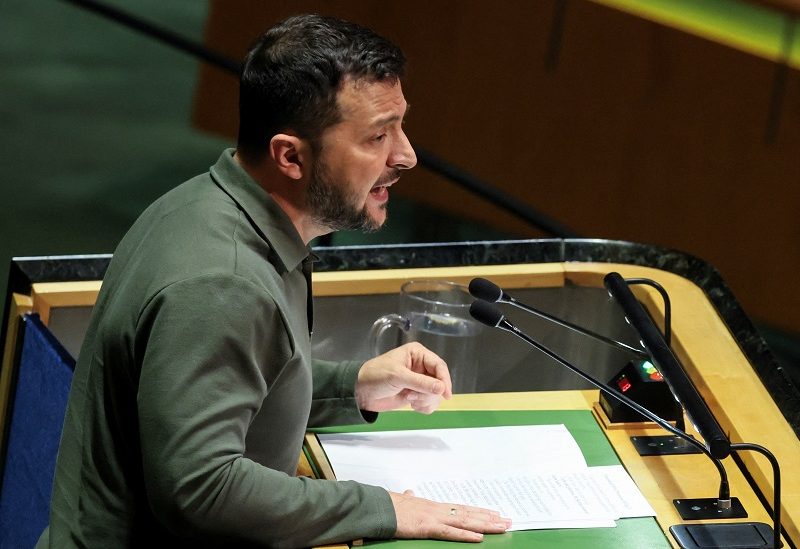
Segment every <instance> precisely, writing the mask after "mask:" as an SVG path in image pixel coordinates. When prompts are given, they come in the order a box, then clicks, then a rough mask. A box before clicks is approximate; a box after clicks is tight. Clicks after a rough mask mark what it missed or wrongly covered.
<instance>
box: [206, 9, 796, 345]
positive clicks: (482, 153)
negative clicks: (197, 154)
mask: <svg viewBox="0 0 800 549" xmlns="http://www.w3.org/2000/svg"><path fill="white" fill-rule="evenodd" d="M556 6H557V3H556V2H555V1H554V0H536V1H533V2H531V1H530V0H504V1H500V2H494V3H486V2H479V1H476V0H436V1H431V0H427V1H421V0H402V1H401V0H383V1H380V2H378V1H366V0H296V1H293V2H290V3H289V2H283V3H278V2H263V0H227V1H225V2H222V1H219V0H215V1H214V2H212V8H211V11H210V15H209V20H208V26H207V30H206V43H207V45H208V46H210V47H212V48H214V49H217V50H219V51H222V52H224V53H226V54H227V55H229V56H232V57H235V58H237V59H241V57H242V56H243V54H244V52H245V51H246V49H247V46H248V45H249V44H250V42H251V41H252V40H253V39H254V38H255V37H256V36H257V35H258V34H260V33H261V32H262V31H263V30H264V29H266V28H267V27H268V26H269V25H271V24H272V23H273V22H275V21H278V20H280V19H282V18H284V17H286V16H288V15H291V14H294V13H303V12H316V13H327V14H332V15H337V16H340V17H343V18H346V19H350V20H353V21H356V22H358V23H361V24H364V25H366V26H369V27H371V28H373V29H374V30H376V31H377V32H379V33H381V34H383V35H385V36H387V37H389V38H390V39H392V40H394V41H395V42H396V43H398V44H399V45H400V46H401V47H402V48H403V49H404V51H405V53H406V55H407V57H408V58H409V74H408V77H407V78H406V80H405V81H404V89H405V95H406V98H407V99H408V101H409V102H410V103H411V104H412V105H413V109H412V111H411V114H410V117H409V120H408V122H407V132H408V134H409V136H410V138H411V140H412V142H413V143H416V144H417V145H419V146H421V147H424V148H426V149H428V150H431V151H433V152H435V153H437V154H438V155H440V156H442V157H444V158H446V159H448V160H450V161H452V162H454V163H456V164H458V165H460V166H462V167H464V168H466V169H468V170H470V171H471V172H473V173H474V174H476V175H478V176H480V177H482V178H484V179H486V180H488V181H491V182H493V183H494V184H495V185H497V186H498V187H500V188H502V189H504V190H506V191H507V192H509V193H511V194H513V195H514V196H516V197H518V198H519V200H521V201H525V202H527V203H529V204H531V205H532V206H534V207H535V208H538V209H539V210H541V211H543V212H544V213H546V214H547V215H549V216H551V217H553V218H556V219H559V220H560V221H561V222H563V223H564V224H566V225H567V226H570V227H571V228H573V229H574V230H575V231H577V232H578V233H580V234H582V235H583V236H587V237H598V238H614V239H624V240H632V241H637V242H644V243H652V244H658V245H662V246H667V247H671V248H675V249H679V250H681V251H685V252H688V253H691V254H694V255H697V256H699V257H701V258H703V259H705V260H706V261H709V262H711V263H712V264H713V265H715V266H716V267H717V268H718V269H719V270H720V272H721V273H722V275H723V277H724V278H725V279H726V281H727V282H728V284H729V285H730V286H731V287H732V289H733V291H734V293H735V294H736V295H737V297H738V299H739V301H740V302H741V303H742V304H743V306H744V308H745V310H746V311H747V312H748V314H749V315H750V316H751V317H753V318H755V319H760V320H765V321H767V322H769V323H771V324H773V325H776V326H779V327H783V328H785V329H788V330H792V331H796V332H800V298H799V297H798V293H799V292H798V290H797V289H796V288H795V279H796V278H797V276H798V273H800V77H799V74H798V71H795V70H791V69H790V70H789V71H788V76H787V79H786V88H785V93H784V95H783V97H782V116H781V118H780V123H779V125H778V126H777V132H776V133H775V134H774V138H773V139H772V140H771V141H770V142H768V141H767V140H765V132H766V127H767V118H768V110H769V105H770V100H771V94H772V90H773V81H774V75H775V72H776V70H777V65H776V64H774V63H773V62H770V61H768V60H765V59H761V58H757V57H755V56H753V55H750V54H746V53H743V52H740V51H736V50H733V49H731V48H728V47H726V46H723V45H720V44H716V43H713V42H710V41H707V40H704V39H702V38H698V37H696V36H692V35H689V34H686V33H683V32H680V31H677V30H674V29H670V28H667V27H664V26H660V25H658V24H655V23H652V22H649V21H646V20H642V19H639V18H637V17H634V16H632V15H628V14H625V13H621V12H618V11H616V10H613V9H610V8H608V7H605V6H602V5H598V4H595V3H592V2H590V1H588V0H571V1H569V2H567V3H566V6H567V9H566V11H565V13H564V16H565V17H564V24H563V27H561V39H560V48H559V49H558V50H557V52H558V55H557V62H556V63H555V65H554V66H552V67H550V68H548V67H547V63H546V59H547V56H548V52H550V51H552V50H550V49H549V48H550V46H551V44H552V42H551V37H552V36H553V35H554V32H555V29H556V27H554V21H555V20H556V19H557V18H556V17H554V15H555V13H556ZM236 94H237V86H236V80H235V78H232V77H231V76H230V75H227V74H224V73H222V72H221V71H219V70H217V69H213V68H208V67H204V68H203V69H202V71H201V73H200V76H199V85H198V89H197V95H196V108H195V123H196V124H197V125H198V126H199V127H201V128H204V129H207V130H210V131H214V132H217V133H221V134H224V135H228V136H235V133H236V126H237V99H236ZM392 192H396V193H399V194H402V195H404V196H407V197H411V198H414V199H416V200H419V201H422V202H424V203H427V204H430V205H434V206H437V207H440V208H442V209H445V210H448V211H452V212H455V213H458V214H460V215H463V216H465V217H467V218H471V219H475V220H479V221H481V222H485V223H488V224H491V225H494V226H496V227H498V228H500V229H503V230H506V231H509V232H512V233H514V234H518V235H520V236H523V237H537V236H542V234H541V233H538V232H537V231H536V230H533V229H531V228H530V227H529V226H527V225H526V224H525V223H523V222H521V221H519V220H517V219H515V218H513V217H512V216H511V215H510V214H507V213H504V212H502V211H499V210H497V209H496V208H494V207H491V206H489V205H487V204H486V203H485V202H483V201H481V200H479V199H477V198H474V197H472V196H471V195H470V194H469V193H467V192H466V191H462V190H460V189H458V188H455V187H454V186H453V185H452V184H451V183H449V182H447V181H444V180H442V179H440V178H438V177H436V176H434V175H432V174H430V173H429V172H427V171H425V170H424V169H417V170H415V171H414V172H413V173H411V174H409V175H407V176H406V177H405V178H404V179H403V180H402V182H401V184H400V185H398V186H396V187H394V188H393V190H392ZM676 314H682V313H681V312H680V311H676Z"/></svg>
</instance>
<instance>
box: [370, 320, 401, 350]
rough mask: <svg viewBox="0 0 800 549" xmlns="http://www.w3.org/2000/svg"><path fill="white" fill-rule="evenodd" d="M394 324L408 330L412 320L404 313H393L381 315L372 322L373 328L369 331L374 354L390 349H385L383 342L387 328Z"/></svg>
mask: <svg viewBox="0 0 800 549" xmlns="http://www.w3.org/2000/svg"><path fill="white" fill-rule="evenodd" d="M393 326H394V327H395V328H399V329H401V330H403V331H404V332H407V331H408V329H409V328H410V327H411V322H410V321H409V320H408V319H407V318H405V317H404V316H402V315H398V314H395V313H392V314H388V315H384V316H382V317H380V318H379V319H378V320H376V321H375V322H374V323H373V324H372V328H371V329H370V331H369V346H370V348H371V349H372V355H373V356H378V355H380V354H382V353H384V352H386V351H388V350H389V349H385V348H384V347H383V346H382V345H381V342H382V340H383V335H384V334H385V333H386V330H388V329H389V328H391V327H393Z"/></svg>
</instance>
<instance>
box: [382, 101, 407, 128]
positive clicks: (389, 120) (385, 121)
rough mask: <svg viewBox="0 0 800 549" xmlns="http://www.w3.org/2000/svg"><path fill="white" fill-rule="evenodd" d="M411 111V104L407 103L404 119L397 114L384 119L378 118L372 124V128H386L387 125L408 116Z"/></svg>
mask: <svg viewBox="0 0 800 549" xmlns="http://www.w3.org/2000/svg"><path fill="white" fill-rule="evenodd" d="M410 110H411V104H410V103H406V110H405V112H404V113H403V116H402V117H401V116H400V115H397V114H392V115H389V116H386V117H384V118H378V119H377V120H375V121H374V122H373V123H372V126H373V127H376V128H378V127H380V126H386V125H387V124H391V123H392V122H397V121H398V120H402V119H404V118H405V117H406V116H407V115H408V111H410Z"/></svg>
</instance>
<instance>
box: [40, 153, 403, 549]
mask: <svg viewBox="0 0 800 549" xmlns="http://www.w3.org/2000/svg"><path fill="white" fill-rule="evenodd" d="M232 153H233V151H232V150H227V151H225V152H224V153H223V154H222V156H221V157H220V159H219V161H218V162H217V163H216V165H214V166H213V167H212V168H211V170H210V173H206V174H203V175H201V176H198V177H195V178H194V179H191V180H190V181H188V182H186V183H184V184H183V185H181V186H179V187H177V188H176V189H174V190H172V191H171V192H169V193H167V194H166V195H164V196H163V197H162V198H160V199H159V200H158V201H156V202H155V203H154V204H153V205H151V206H150V207H149V208H148V209H147V210H146V211H145V212H144V213H143V214H142V216H141V217H140V218H139V219H138V220H137V221H136V223H135V224H134V225H133V227H132V228H131V229H130V231H129V232H128V234H127V235H126V236H125V237H124V238H123V240H122V242H121V243H120V245H119V247H118V248H117V250H116V252H115V253H114V257H113V259H112V261H111V264H110V266H109V269H108V272H107V274H106V276H105V278H104V280H103V286H102V290H101V292H100V295H99V297H98V300H97V303H96V305H95V309H94V312H93V317H92V321H91V324H90V326H89V329H88V332H87V335H86V339H85V341H84V344H83V347H82V349H81V353H80V359H79V361H78V365H77V367H76V370H75V377H74V380H73V383H72V389H71V392H70V397H69V404H68V408H67V414H66V419H65V424H64V431H63V434H62V440H61V446H60V449H59V455H58V462H57V466H56V476H55V483H54V487H53V496H52V504H51V515H50V526H49V531H45V533H44V534H43V536H42V539H40V540H39V545H38V546H39V547H45V546H49V547H53V548H58V549H64V548H69V547H92V548H94V547H98V548H99V547H110V548H121V547H146V546H148V545H152V544H157V545H161V544H167V546H172V547H180V546H183V545H186V546H192V547H202V546H214V545H219V546H226V547H231V546H233V547H237V546H248V547H249V546H254V547H263V546H268V547H298V546H308V545H313V544H318V543H326V542H332V541H343V540H348V539H355V538H362V537H376V538H385V537H391V536H392V535H393V534H394V532H395V529H396V522H395V515H394V509H393V506H392V503H391V500H390V498H389V495H388V493H387V492H386V491H385V490H383V489H381V488H377V487H374V486H366V485H362V484H358V483H354V482H332V481H325V480H311V479H306V478H297V477H295V476H293V474H294V471H295V469H296V466H297V459H298V456H299V454H300V451H301V445H302V439H303V434H304V432H305V429H306V427H307V426H308V425H322V424H334V423H337V424H342V423H363V422H364V421H365V418H364V415H362V413H361V412H360V411H359V410H358V407H357V405H356V402H355V398H354V387H355V380H356V376H357V373H358V369H359V367H360V364H359V363H355V362H346V363H341V364H338V363H337V364H334V363H329V362H316V361H315V362H313V363H312V360H311V345H310V328H311V326H310V324H311V319H310V318H308V316H309V315H308V314H307V311H310V308H307V306H308V300H310V292H309V281H308V280H307V276H306V274H310V265H309V264H308V262H309V261H310V254H309V250H308V248H307V247H306V246H305V245H304V244H303V242H302V240H301V238H300V236H299V234H298V233H297V231H296V229H295V227H294V225H293V224H292V223H291V221H290V219H289V218H288V217H287V216H286V215H285V214H284V212H283V211H282V210H281V209H280V207H278V205H277V204H276V203H275V202H274V201H273V200H272V199H271V198H270V196H269V195H268V194H267V193H266V192H265V191H264V190H263V189H262V188H261V187H260V186H259V185H258V184H257V183H256V182H255V181H253V180H252V179H251V178H250V177H249V176H248V175H247V173H246V172H245V171H244V170H243V169H242V168H241V167H240V166H239V165H238V163H237V162H236V161H235V160H234V159H233V157H232ZM304 267H305V269H304ZM304 270H305V273H304Z"/></svg>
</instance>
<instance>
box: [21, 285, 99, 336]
mask: <svg viewBox="0 0 800 549" xmlns="http://www.w3.org/2000/svg"><path fill="white" fill-rule="evenodd" d="M101 284H102V281H101V280H90V281H76V282H39V283H36V284H33V285H32V286H31V288H32V291H31V299H32V300H33V311H34V312H36V313H38V315H39V318H41V320H42V323H43V324H44V325H45V326H47V325H48V324H49V323H50V310H51V309H52V308H53V307H89V306H91V305H94V304H95V302H96V301H97V294H99V293H100V286H101Z"/></svg>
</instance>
